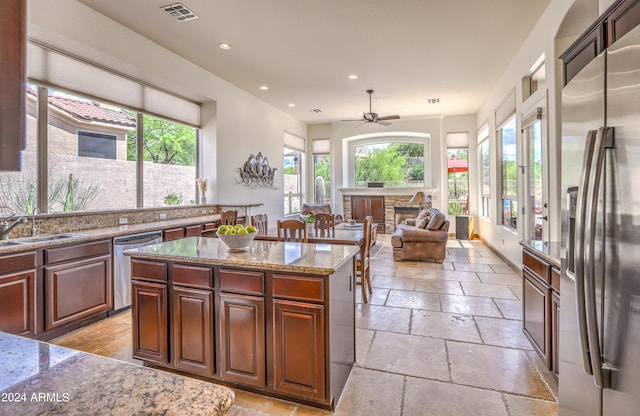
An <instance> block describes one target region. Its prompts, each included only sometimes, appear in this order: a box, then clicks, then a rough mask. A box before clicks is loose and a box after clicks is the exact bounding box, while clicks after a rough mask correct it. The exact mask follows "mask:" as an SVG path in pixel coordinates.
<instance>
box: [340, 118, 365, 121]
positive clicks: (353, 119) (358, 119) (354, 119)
mask: <svg viewBox="0 0 640 416" xmlns="http://www.w3.org/2000/svg"><path fill="white" fill-rule="evenodd" d="M340 121H364V120H363V119H361V118H352V119H349V120H340Z"/></svg>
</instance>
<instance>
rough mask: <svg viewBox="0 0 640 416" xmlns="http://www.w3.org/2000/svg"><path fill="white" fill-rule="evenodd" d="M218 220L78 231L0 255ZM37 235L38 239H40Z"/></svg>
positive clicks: (15, 247) (1, 248) (6, 248)
mask: <svg viewBox="0 0 640 416" xmlns="http://www.w3.org/2000/svg"><path fill="white" fill-rule="evenodd" d="M218 219H220V214H211V215H205V216H200V217H190V218H179V219H175V220H165V221H154V222H146V223H142V224H128V225H120V226H115V227H103V228H94V229H87V230H79V231H70V232H68V233H67V232H65V233H64V234H74V235H76V236H75V237H70V238H64V239H59V240H51V241H42V242H32V243H29V244H21V245H10V246H0V254H2V253H5V252H6V253H8V252H21V251H30V250H35V249H38V248H43V247H54V246H58V245H62V244H68V243H74V244H77V243H83V242H88V241H95V240H99V239H102V238H113V237H119V236H123V235H130V234H138V233H144V232H149V231H159V230H166V229H169V228H174V227H184V226H188V225H196V224H204V223H207V222H212V221H216V220H218ZM41 236H42V235H39V236H38V237H41ZM12 241H17V242H28V241H29V238H28V237H27V238H14V239H12Z"/></svg>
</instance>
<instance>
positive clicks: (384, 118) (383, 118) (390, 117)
mask: <svg viewBox="0 0 640 416" xmlns="http://www.w3.org/2000/svg"><path fill="white" fill-rule="evenodd" d="M399 119H400V116H399V115H394V116H384V117H378V120H399Z"/></svg>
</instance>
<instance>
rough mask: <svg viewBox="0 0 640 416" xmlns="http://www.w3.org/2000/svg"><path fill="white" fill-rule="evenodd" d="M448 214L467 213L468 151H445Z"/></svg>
mask: <svg viewBox="0 0 640 416" xmlns="http://www.w3.org/2000/svg"><path fill="white" fill-rule="evenodd" d="M447 182H448V188H449V193H448V194H449V200H448V204H447V205H448V213H449V214H450V215H467V214H468V213H469V151H468V149H447Z"/></svg>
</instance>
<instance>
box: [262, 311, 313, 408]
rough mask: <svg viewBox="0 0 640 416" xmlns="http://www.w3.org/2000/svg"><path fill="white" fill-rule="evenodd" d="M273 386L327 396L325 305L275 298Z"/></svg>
mask: <svg viewBox="0 0 640 416" xmlns="http://www.w3.org/2000/svg"><path fill="white" fill-rule="evenodd" d="M273 322H274V339H275V341H274V344H275V345H274V383H275V384H274V389H275V390H276V391H278V392H282V393H287V394H292V395H296V396H300V397H303V398H311V399H324V397H325V347H324V344H325V343H324V333H325V328H324V305H316V304H311V303H302V302H292V301H286V300H279V299H275V300H274V301H273Z"/></svg>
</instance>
